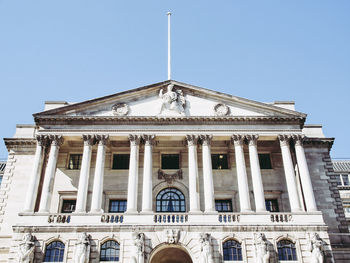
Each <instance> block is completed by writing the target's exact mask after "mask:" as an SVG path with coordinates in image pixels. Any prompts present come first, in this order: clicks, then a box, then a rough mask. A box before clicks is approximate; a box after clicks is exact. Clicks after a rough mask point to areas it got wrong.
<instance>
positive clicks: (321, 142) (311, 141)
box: [303, 137, 334, 150]
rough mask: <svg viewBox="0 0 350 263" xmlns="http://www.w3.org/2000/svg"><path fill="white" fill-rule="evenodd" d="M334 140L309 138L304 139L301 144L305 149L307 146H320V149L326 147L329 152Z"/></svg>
mask: <svg viewBox="0 0 350 263" xmlns="http://www.w3.org/2000/svg"><path fill="white" fill-rule="evenodd" d="M333 143H334V138H310V137H305V139H304V141H303V144H304V146H305V147H307V146H308V145H311V146H320V147H327V148H328V150H330V149H331V148H332V146H333Z"/></svg>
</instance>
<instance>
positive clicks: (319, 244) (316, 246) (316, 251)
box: [309, 233, 325, 263]
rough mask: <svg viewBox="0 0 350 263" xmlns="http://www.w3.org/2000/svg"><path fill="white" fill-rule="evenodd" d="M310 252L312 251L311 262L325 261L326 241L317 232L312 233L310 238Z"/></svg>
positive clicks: (320, 262)
mask: <svg viewBox="0 0 350 263" xmlns="http://www.w3.org/2000/svg"><path fill="white" fill-rule="evenodd" d="M309 246H310V248H309V249H310V252H311V261H310V262H311V263H323V262H324V249H325V247H324V242H323V241H322V239H321V238H320V237H319V236H318V234H317V233H313V234H311V238H310V245H309Z"/></svg>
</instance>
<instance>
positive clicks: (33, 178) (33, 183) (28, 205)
mask: <svg viewBox="0 0 350 263" xmlns="http://www.w3.org/2000/svg"><path fill="white" fill-rule="evenodd" d="M36 141H37V144H36V151H35V156H34V163H33V168H32V172H31V174H30V179H29V184H28V189H27V195H26V200H25V203H24V209H23V211H24V212H34V207H35V199H36V196H37V194H38V186H39V180H40V174H41V169H42V165H43V157H44V148H45V147H46V144H47V136H45V135H37V136H36Z"/></svg>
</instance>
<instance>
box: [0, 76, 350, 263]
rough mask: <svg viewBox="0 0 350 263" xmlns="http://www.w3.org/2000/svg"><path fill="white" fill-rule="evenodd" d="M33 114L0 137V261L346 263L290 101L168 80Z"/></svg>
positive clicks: (326, 176) (340, 222)
mask: <svg viewBox="0 0 350 263" xmlns="http://www.w3.org/2000/svg"><path fill="white" fill-rule="evenodd" d="M33 116H34V122H35V125H18V126H17V130H16V134H15V135H14V137H13V138H6V139H5V144H6V146H7V149H8V152H9V157H8V161H7V166H6V170H5V174H4V178H3V183H2V186H1V196H0V220H1V230H0V260H1V262H33V261H34V262H81V263H83V262H105V261H109V262H136V263H148V262H150V263H163V262H170V263H188V262H196V263H197V262H200V263H204V262H205V263H213V262H215V263H219V262H226V263H227V262H249V263H253V262H257V263H259V262H261V263H265V262H305V263H308V262H349V258H350V252H349V232H348V227H347V223H346V220H345V217H344V210H343V207H342V204H341V202H339V191H338V188H337V178H336V176H335V174H334V171H333V167H332V162H331V159H330V156H329V151H330V149H331V147H332V144H333V138H327V137H325V136H324V134H323V132H322V127H321V126H319V125H305V120H306V114H304V113H300V112H297V111H296V110H295V109H294V103H293V102H274V103H260V102H256V101H252V100H248V99H243V98H239V97H236V96H232V95H227V94H222V93H219V92H216V91H212V90H207V89H203V88H199V87H196V86H192V85H189V84H185V83H180V82H177V81H170V80H169V81H165V82H161V83H156V84H152V85H149V86H145V87H141V88H137V89H134V90H129V91H125V92H121V93H117V94H114V95H111V96H106V97H102V98H97V99H93V100H89V101H85V102H81V103H74V104H71V103H67V102H47V103H46V105H45V110H44V111H43V112H40V113H36V114H34V115H33Z"/></svg>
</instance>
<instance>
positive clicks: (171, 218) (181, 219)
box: [154, 214, 188, 223]
mask: <svg viewBox="0 0 350 263" xmlns="http://www.w3.org/2000/svg"><path fill="white" fill-rule="evenodd" d="M187 221H188V216H187V214H155V215H154V222H155V223H186V222H187Z"/></svg>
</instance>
